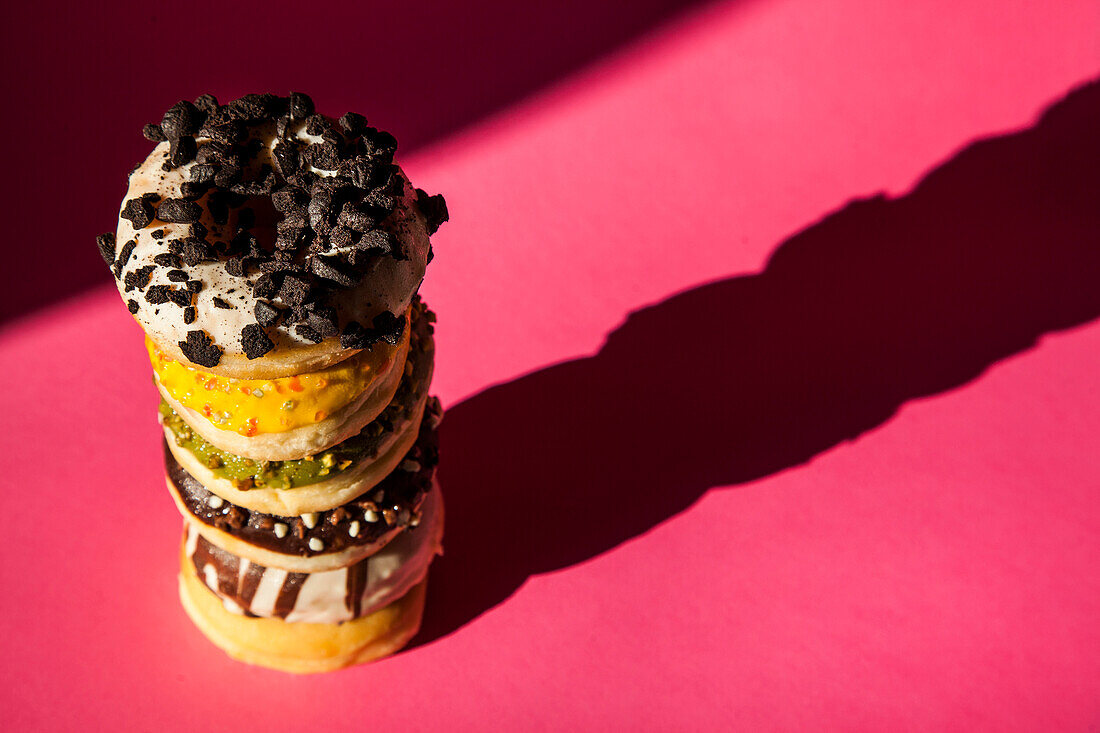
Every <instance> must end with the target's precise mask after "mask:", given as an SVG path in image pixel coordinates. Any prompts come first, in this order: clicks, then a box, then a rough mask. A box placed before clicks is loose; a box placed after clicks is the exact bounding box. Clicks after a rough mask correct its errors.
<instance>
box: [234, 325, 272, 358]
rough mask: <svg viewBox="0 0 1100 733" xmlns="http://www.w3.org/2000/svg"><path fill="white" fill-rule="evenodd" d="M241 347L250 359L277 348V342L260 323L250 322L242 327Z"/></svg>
mask: <svg viewBox="0 0 1100 733" xmlns="http://www.w3.org/2000/svg"><path fill="white" fill-rule="evenodd" d="M241 347H242V348H243V349H244V355H245V356H247V357H248V358H249V359H259V358H260V357H261V356H263V355H264V354H266V353H267V352H269V351H271V350H272V349H274V348H275V344H274V343H272V341H271V339H270V338H268V336H267V334H266V333H265V332H264V330H263V328H262V327H261V326H260V324H258V323H250V324H248V325H247V326H245V327H244V328H243V329H241Z"/></svg>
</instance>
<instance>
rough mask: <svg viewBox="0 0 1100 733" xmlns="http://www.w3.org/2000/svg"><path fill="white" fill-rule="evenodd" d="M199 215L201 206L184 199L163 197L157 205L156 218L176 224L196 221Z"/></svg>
mask: <svg viewBox="0 0 1100 733" xmlns="http://www.w3.org/2000/svg"><path fill="white" fill-rule="evenodd" d="M201 215H202V208H201V207H200V206H199V205H198V204H196V203H195V202H194V201H185V200H184V199H165V200H164V201H163V202H162V203H161V205H160V206H159V207H157V218H158V219H160V220H161V221H167V222H173V223H176V224H191V223H192V222H197V221H198V220H199V217H200V216H201Z"/></svg>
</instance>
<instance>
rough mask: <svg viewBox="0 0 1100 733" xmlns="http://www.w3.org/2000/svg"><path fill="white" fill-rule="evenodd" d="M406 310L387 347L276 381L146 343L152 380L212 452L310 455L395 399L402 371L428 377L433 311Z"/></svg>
mask: <svg viewBox="0 0 1100 733" xmlns="http://www.w3.org/2000/svg"><path fill="white" fill-rule="evenodd" d="M410 313H411V317H412V320H413V324H412V326H411V327H410V328H407V329H405V331H404V336H403V338H402V339H401V340H400V341H399V342H398V343H397V344H396V345H394V346H393V347H390V348H383V347H381V346H375V347H374V348H373V349H371V350H369V351H364V352H361V353H358V354H356V355H354V356H352V357H351V358H349V359H346V360H345V361H343V362H340V363H338V364H336V365H333V366H330V367H328V368H326V369H322V370H320V371H317V372H313V373H311V374H303V375H294V376H292V377H283V378H276V379H264V380H241V379H235V378H233V377H220V376H216V375H213V374H210V373H207V372H204V371H202V370H199V369H195V368H193V367H188V366H186V365H184V364H182V363H180V362H176V361H174V360H170V359H167V358H165V357H164V356H163V355H162V354H161V352H159V350H158V349H157V348H156V347H155V346H152V345H150V347H149V352H150V357H151V360H152V364H153V373H154V383H155V384H156V386H157V389H158V390H159V391H160V394H161V398H162V400H163V401H164V402H165V403H166V404H167V405H168V406H169V407H170V408H171V410H172V411H173V412H174V413H175V414H176V415H177V416H178V417H179V418H180V419H181V420H183V422H185V423H186V424H187V426H188V427H189V428H190V429H191V430H192V431H194V432H195V433H197V434H198V436H200V437H201V438H202V439H203V440H204V441H205V442H206V443H208V444H210V445H212V446H213V447H214V448H216V449H218V450H221V451H223V452H225V453H229V454H232V455H235V456H240V457H242V458H246V459H250V460H256V461H286V460H293V459H296V458H300V457H302V456H305V455H314V454H317V453H320V452H322V451H324V450H326V449H328V448H331V447H332V446H334V445H336V444H337V443H340V442H341V441H344V440H346V439H348V438H350V437H352V436H353V435H356V434H357V433H359V432H360V431H362V430H363V429H364V428H365V427H366V426H367V425H368V424H369V423H371V422H372V421H373V420H375V418H377V417H378V416H379V415H380V414H381V413H382V412H383V411H384V410H385V409H386V408H387V406H388V405H390V404H392V403H393V400H394V397H395V395H396V393H397V391H398V389H399V387H400V385H401V383H402V379H403V377H405V375H406V372H411V371H413V370H414V369H417V370H418V371H419V372H420V373H421V375H420V377H419V379H424V378H425V376H424V375H423V372H424V371H426V372H427V375H426V378H427V379H428V380H430V378H431V374H430V372H431V366H432V362H433V355H434V343H433V341H432V337H431V329H432V326H431V322H430V321H431V320H433V319H434V315H433V314H431V313H430V311H427V310H426V309H425V308H424V307H423V305H422V303H421V302H420V301H419V299H418V300H417V301H416V303H415V304H414V305H413V307H411V308H410ZM410 352H411V353H412V354H413V355H414V357H415V358H414V359H413V360H412V362H413V363H412V364H410V360H409V354H410ZM227 498H228V497H227Z"/></svg>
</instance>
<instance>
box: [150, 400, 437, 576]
mask: <svg viewBox="0 0 1100 733" xmlns="http://www.w3.org/2000/svg"><path fill="white" fill-rule="evenodd" d="M438 460H439V454H438V434H437V431H436V429H435V428H434V427H432V424H431V422H430V421H428V420H424V421H422V423H421V425H420V430H419V434H418V436H417V441H416V443H414V445H413V447H412V448H411V449H410V450H409V451H408V452H407V453H406V454H405V455H404V456H402V460H401V462H400V464H399V465H398V468H397V469H396V470H394V471H392V472H390V473H389V474H387V475H386V476H385V477H384V478H383V479H382V480H381V481H380V482H379V483H378V484H377V485H376V486H374V487H372V488H371V489H370V490H369V491H367V492H366V493H364V494H362V495H360V496H358V497H357V498H355V499H352V500H350V501H348V502H346V503H344V504H342V505H340V506H337V507H334V508H331V509H326V510H320V511H313V512H307V513H303V514H301V515H299V516H288V515H278V514H270V513H267V512H261V511H256V510H250V509H246V508H244V507H241V506H239V505H236V504H233V503H232V502H229V501H226V500H225V499H223V498H222V497H221V496H219V495H217V494H215V493H213V492H212V491H210V490H209V489H208V488H207V487H206V486H203V484H202V483H201V482H199V481H198V480H197V479H196V478H195V477H194V476H192V475H190V474H189V473H188V472H187V471H186V470H184V469H183V467H182V466H180V465H179V463H178V462H176V460H175V456H174V455H173V454H172V451H171V450H170V449H169V448H168V446H167V445H165V447H164V463H165V486H166V487H167V489H168V492H169V494H170V495H171V497H172V500H173V501H174V502H175V504H176V507H177V508H178V509H179V511H180V513H181V514H182V515H183V517H184V519H185V520H186V521H187V522H188V523H189V524H191V525H192V526H193V527H194V528H195V529H196V531H198V533H199V534H201V535H202V536H203V537H205V538H206V539H207V540H208V541H210V542H211V543H213V544H215V545H217V546H218V547H221V548H222V549H224V550H227V551H229V552H231V553H233V554H234V555H237V556H238V557H242V558H245V559H247V560H249V561H250V562H254V563H257V564H259V565H263V566H265V567H274V568H279V569H281V570H289V571H293V572H304V573H315V572H321V571H324V570H332V569H335V568H339V567H343V566H345V565H348V564H350V563H352V562H355V561H357V560H360V559H362V558H364V557H367V556H369V555H371V554H373V553H374V552H376V551H377V550H378V548H379V547H381V546H383V545H385V543H387V542H389V541H390V540H391V539H392V538H393V537H394V536H396V535H397V533H399V532H400V531H401V530H402V529H403V528H405V527H408V526H416V525H417V524H419V523H420V520H421V516H422V513H423V507H422V504H423V502H424V500H425V497H426V496H427V495H428V494H429V492H430V491H431V489H432V482H433V480H434V476H435V469H436V465H437V463H438ZM290 491H294V489H291V490H290Z"/></svg>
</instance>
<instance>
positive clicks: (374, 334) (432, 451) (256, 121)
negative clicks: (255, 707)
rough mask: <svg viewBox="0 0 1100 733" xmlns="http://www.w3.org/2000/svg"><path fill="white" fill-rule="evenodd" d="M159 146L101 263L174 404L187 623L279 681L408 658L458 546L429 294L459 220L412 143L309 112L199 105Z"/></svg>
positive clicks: (165, 427)
mask: <svg viewBox="0 0 1100 733" xmlns="http://www.w3.org/2000/svg"><path fill="white" fill-rule="evenodd" d="M143 134H144V136H145V137H146V138H147V139H148V140H150V141H151V142H153V143H154V146H153V149H152V151H151V152H150V153H149V154H148V155H147V156H146V157H145V158H144V159H143V160H142V161H141V162H140V163H139V164H138V165H137V166H136V167H135V168H134V169H133V170H132V171H131V173H130V177H129V181H128V185H127V190H126V194H125V197H124V198H123V201H122V203H121V205H120V207H119V211H118V219H117V225H116V226H115V229H114V231H113V232H108V233H105V234H102V235H100V236H99V237H97V238H96V244H97V247H98V249H99V252H100V254H101V255H102V257H103V259H104V262H106V264H107V266H108V267H109V268H110V270H111V273H112V274H113V276H114V278H115V281H116V285H117V288H118V291H119V294H120V295H121V296H122V298H123V300H124V301H125V303H126V306H127V309H128V310H129V312H130V314H131V315H132V317H133V318H134V320H135V321H136V322H137V323H138V324H139V326H140V327H141V328H142V330H143V332H144V335H145V348H146V351H147V353H148V356H149V360H150V364H151V366H152V370H153V382H154V384H155V386H156V388H157V391H158V393H159V397H160V405H159V407H158V411H157V414H158V416H159V421H160V429H161V431H162V434H163V443H164V445H163V454H164V464H165V485H166V487H167V489H168V491H169V495H170V496H171V498H172V500H173V502H174V504H175V505H176V508H177V509H178V510H179V512H180V514H181V515H182V516H183V519H184V537H183V541H182V545H181V550H180V572H179V592H180V600H181V602H182V604H183V606H184V609H185V611H186V612H187V614H188V615H189V616H190V617H191V619H192V620H193V621H194V623H195V624H196V625H197V626H198V627H199V629H200V630H201V631H202V632H203V633H204V634H205V635H206V636H207V637H208V638H209V639H210V640H211V641H212V642H213V643H214V644H216V645H217V646H219V647H220V648H222V649H223V650H225V651H226V652H227V653H228V654H229V655H230V656H232V657H235V658H237V659H241V660H244V661H246V662H251V663H254V664H261V665H264V666H268V667H271V668H274V669H282V670H286V671H292V672H320V671H325V670H329V669H336V668H339V667H343V666H347V665H350V664H358V663H362V662H367V661H371V660H373V659H377V658H379V657H382V656H385V655H387V654H391V653H393V652H394V651H396V650H397V649H399V648H401V646H403V645H404V644H405V643H406V642H407V641H408V640H409V639H410V638H411V637H412V635H413V634H415V633H416V630H417V628H418V627H419V624H420V618H421V614H422V611H423V604H424V588H425V584H426V582H427V580H426V578H427V573H428V567H429V565H430V563H431V561H432V558H433V557H434V556H435V555H436V554H438V553H439V552H440V547H441V545H440V543H441V538H442V532H443V519H442V518H443V505H442V497H441V495H440V492H439V488H438V486H437V485H436V483H435V472H436V465H437V463H438V458H439V455H438V426H439V422H440V419H441V418H442V408H441V406H440V403H439V400H438V399H436V398H434V397H431V396H430V394H429V390H430V386H431V381H432V375H433V372H434V368H435V344H434V339H433V330H434V327H433V325H432V324H433V323H434V322H435V315H434V314H433V313H432V312H431V311H429V310H428V309H427V307H426V306H425V305H424V303H423V302H422V301H421V299H420V296H419V295H418V292H419V288H420V284H421V281H422V280H423V277H424V274H425V271H426V267H427V265H428V263H429V262H430V261H431V259H432V245H431V241H430V236H431V235H432V234H434V233H435V231H436V230H437V229H438V228H439V226H440V224H442V223H443V222H444V221H446V220H447V219H448V212H447V206H446V203H445V202H444V201H443V197H442V196H438V195H436V196H430V195H428V194H427V193H426V192H425V191H423V190H421V189H418V188H416V187H414V186H413V184H412V183H411V182H410V180H409V178H408V176H406V175H405V173H404V171H403V170H402V169H401V168H400V167H399V166H398V165H397V164H396V163H395V162H394V152H395V151H396V148H397V141H396V140H395V139H394V137H393V136H392V135H390V134H389V133H387V132H383V131H380V130H378V129H376V128H374V127H371V126H369V125H368V124H367V120H366V118H364V117H363V116H362V115H358V114H355V113H351V112H349V113H347V114H345V115H344V116H342V117H340V118H339V119H338V120H334V119H333V118H330V117H325V116H323V115H320V114H317V113H316V112H315V110H314V105H313V101H312V100H311V99H310V98H309V97H308V96H306V95H304V94H300V93H297V92H295V93H291V94H290V95H289V96H288V97H279V96H276V95H272V94H248V95H245V96H243V97H241V98H239V99H236V100H233V101H232V102H230V103H228V104H225V105H221V104H219V103H218V101H217V100H216V99H215V98H214V97H213V96H211V95H203V96H201V97H199V98H198V99H196V100H195V101H194V102H188V101H186V100H184V101H180V102H178V103H177V104H175V105H173V106H172V107H171V108H170V109H169V110H168V111H167V112H166V113H165V114H164V116H163V118H162V119H161V121H160V123H159V124H148V125H146V126H145V128H144V130H143Z"/></svg>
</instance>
